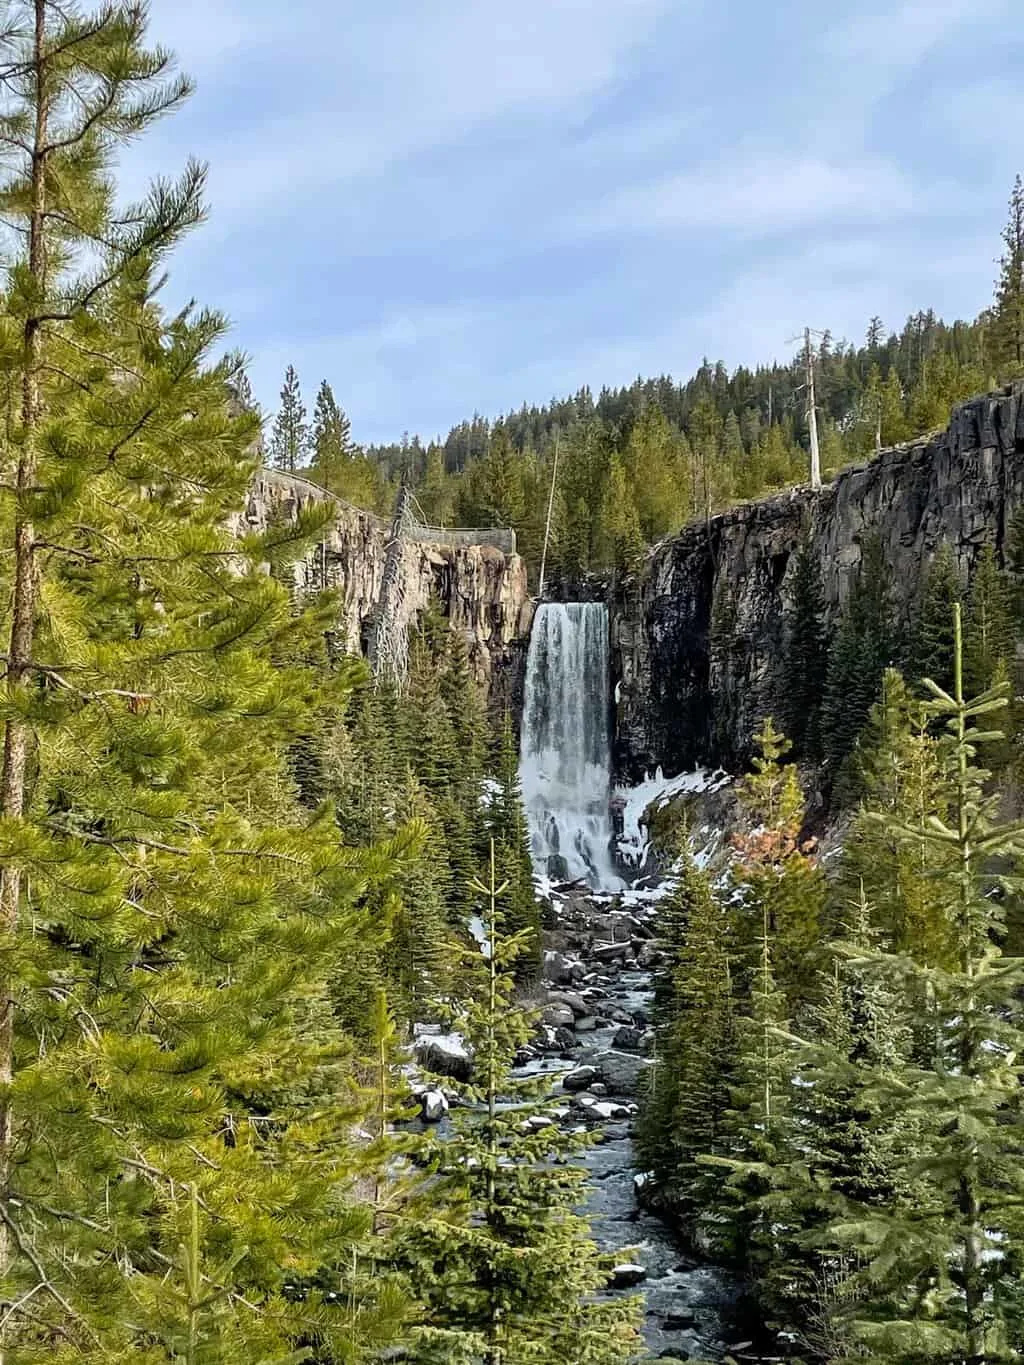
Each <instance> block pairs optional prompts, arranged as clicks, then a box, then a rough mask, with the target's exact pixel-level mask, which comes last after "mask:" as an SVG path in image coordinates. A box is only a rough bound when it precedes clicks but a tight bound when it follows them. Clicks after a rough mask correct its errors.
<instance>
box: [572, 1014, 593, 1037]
mask: <svg viewBox="0 0 1024 1365" xmlns="http://www.w3.org/2000/svg"><path fill="white" fill-rule="evenodd" d="M596 1028H597V1020H596V1019H595V1018H594V1016H593V1015H592V1014H585V1015H584V1016H583V1018H582V1019H577V1020H576V1032H577V1033H593V1031H594V1029H596Z"/></svg>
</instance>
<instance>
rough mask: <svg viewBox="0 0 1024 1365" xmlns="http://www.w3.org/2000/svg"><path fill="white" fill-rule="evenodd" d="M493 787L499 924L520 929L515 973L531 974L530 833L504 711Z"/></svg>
mask: <svg viewBox="0 0 1024 1365" xmlns="http://www.w3.org/2000/svg"><path fill="white" fill-rule="evenodd" d="M494 772H495V775H496V776H495V786H494V789H492V791H491V793H490V798H489V802H488V807H487V820H486V821H485V826H486V829H487V831H488V835H489V837H490V840H491V842H492V843H493V847H494V851H495V852H494V856H495V858H496V860H497V866H498V871H499V873H500V875H501V878H502V881H503V882H504V884H505V888H506V889H505V894H504V896H503V897H502V929H503V930H504V932H505V933H506V934H508V935H510V936H511V935H515V934H521V933H524V932H525V935H526V937H525V939H524V940H523V942H524V953H523V958H522V960H521V961H520V962H519V963H518V964H517V968H516V971H517V975H518V976H520V977H523V976H524V975H535V974H536V973H537V971H538V970H539V968H540V953H541V941H540V912H539V909H538V906H537V898H536V896H535V895H534V890H533V864H532V862H531V859H530V833H529V829H528V827H527V823H526V812H525V811H524V809H523V792H522V787H521V785H520V782H519V750H518V746H517V745H516V741H515V732H514V730H513V729H512V716H511V714H510V713H509V712H508V711H507V710H506V712H505V716H504V720H503V723H502V727H501V733H500V736H499V739H498V745H497V753H496V761H495V763H494Z"/></svg>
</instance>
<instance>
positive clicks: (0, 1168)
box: [0, 0, 49, 1365]
mask: <svg viewBox="0 0 1024 1365" xmlns="http://www.w3.org/2000/svg"><path fill="white" fill-rule="evenodd" d="M45 45H46V0H35V35H34V41H33V66H34V70H35V96H36V108H35V116H36V117H35V132H34V141H33V149H32V174H31V210H30V216H29V260H28V264H29V271H30V273H31V275H32V277H33V279H34V281H35V283H36V287H37V291H38V292H37V297H42V295H43V293H44V291H45V286H46V243H45V239H44V212H45V208H46V175H45V172H46V165H45V161H46V152H45V147H46V140H47V136H48V119H49V92H48V90H47V88H46V87H47V70H46V59H45ZM41 341H42V338H41V335H40V323H39V320H38V319H37V318H36V317H34V316H33V317H29V318H27V319H26V321H25V326H24V332H23V338H22V375H21V418H22V448H21V454H20V456H19V459H18V471H17V489H18V510H17V517H16V521H15V530H14V600H13V607H12V617H11V633H10V647H9V653H8V663H7V692H8V695H11V694H13V693H14V692H15V691H16V689H17V688H18V687H20V685H21V684H22V683H23V681H24V680H25V678H26V676H27V675H28V673H29V670H30V667H31V663H32V645H33V637H34V633H35V613H36V587H37V585H36V571H35V558H34V550H35V532H34V529H33V526H32V523H31V521H30V520H29V519H28V516H27V515H26V507H25V504H26V500H27V498H28V496H29V493H30V490H31V488H32V485H33V484H34V482H35V478H36V446H35V442H36V427H37V424H38V420H39V364H40V351H41ZM29 737H30V734H29V728H28V726H27V725H26V724H25V723H24V721H21V720H17V719H12V720H9V721H8V722H7V724H6V728H5V733H4V753H3V768H2V772H0V808H2V811H3V814H4V816H5V817H6V818H8V819H15V820H17V819H20V817H21V816H22V815H23V814H24V810H25V766H26V759H27V755H28V744H29ZM21 883H22V869H21V868H20V867H19V866H18V865H17V864H16V863H8V864H6V865H5V866H4V867H3V869H0V931H2V932H3V933H4V934H6V935H8V936H10V935H11V934H13V933H14V932H15V930H16V929H17V925H18V910H19V905H20V900H21ZM0 998H2V1001H3V1004H2V1009H0V1199H3V1200H4V1201H5V1203H6V1200H7V1191H8V1185H9V1182H10V1174H11V1156H12V1151H11V1149H12V1142H13V1131H12V1121H11V1108H10V1100H9V1087H10V1085H11V1082H12V1080H13V1078H14V1055H13V1054H14V983H13V981H12V980H11V979H10V977H7V978H5V979H4V980H2V981H0ZM9 1265H10V1235H9V1232H8V1229H7V1226H6V1224H4V1225H2V1226H0V1275H3V1274H6V1273H7V1271H8V1268H9ZM2 1361H3V1353H2V1338H0V1365H2Z"/></svg>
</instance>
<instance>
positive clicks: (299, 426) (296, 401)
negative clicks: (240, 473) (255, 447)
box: [270, 365, 309, 474]
mask: <svg viewBox="0 0 1024 1365" xmlns="http://www.w3.org/2000/svg"><path fill="white" fill-rule="evenodd" d="M308 454H309V427H308V426H307V425H306V408H305V404H304V403H303V401H302V392H301V390H300V388H299V376H298V375H297V374H296V373H295V366H294V365H289V366H288V368H287V370H285V373H284V384H283V385H282V387H281V406H280V408H278V410H277V416H276V417H275V418H274V429H273V432H272V433H271V437H270V455H271V459H272V460H273V462H274V465H275V467H276V468H277V469H284V470H286V471H287V472H288V473H290V474H294V472H295V471H296V469H299V468H301V467H302V465H303V464H305V462H306V457H307V455H308Z"/></svg>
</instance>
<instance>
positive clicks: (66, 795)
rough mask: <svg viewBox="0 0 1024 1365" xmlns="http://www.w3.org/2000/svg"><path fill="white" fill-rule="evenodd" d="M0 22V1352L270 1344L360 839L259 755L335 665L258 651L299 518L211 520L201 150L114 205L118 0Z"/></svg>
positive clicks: (314, 1138)
mask: <svg viewBox="0 0 1024 1365" xmlns="http://www.w3.org/2000/svg"><path fill="white" fill-rule="evenodd" d="M14 17H15V19H20V15H15V16H14ZM28 19H29V22H28V23H26V24H24V25H23V24H21V23H16V24H15V27H14V31H13V32H9V33H8V35H7V39H8V43H7V47H6V50H5V57H6V58H7V62H6V64H5V66H4V68H3V72H4V91H5V97H4V98H5V108H4V111H3V124H4V134H5V142H6V147H5V155H6V157H7V170H8V180H7V183H6V185H5V195H4V198H5V215H6V217H7V219H8V221H14V222H15V223H16V224H17V225H18V226H19V227H23V228H24V229H25V232H24V234H23V236H24V248H23V251H21V250H19V249H17V248H15V252H16V258H15V259H14V260H13V261H12V262H11V270H10V275H9V278H10V280H11V282H12V288H11V290H10V291H9V292H8V295H7V298H6V305H7V322H8V329H9V330H8V333H7V336H8V342H10V339H11V336H12V335H14V334H15V333H16V334H17V344H16V345H10V344H5V346H4V348H3V354H2V360H0V363H2V365H3V368H4V370H5V372H6V376H7V378H8V379H9V380H11V381H13V382H15V383H17V385H18V386H19V388H20V390H21V395H22V399H23V402H22V407H21V411H20V414H19V416H18V419H17V425H16V428H15V429H14V430H13V432H12V445H11V452H12V461H13V462H16V467H15V468H14V469H12V471H11V474H12V479H13V480H15V481H16V485H17V489H18V493H17V497H16V498H15V499H13V500H9V501H8V504H7V511H6V512H5V513H4V515H3V516H2V517H0V538H2V539H3V541H4V543H5V544H6V546H7V549H6V551H5V554H4V555H3V556H2V557H0V562H2V564H3V566H4V569H3V572H4V574H5V577H6V592H7V595H8V597H9V599H10V600H11V601H12V608H11V612H10V620H9V629H10V635H9V645H8V648H7V651H6V652H7V669H6V673H5V677H4V680H3V693H4V699H5V706H4V717H3V720H4V724H5V727H6V736H5V739H6V743H5V752H4V760H3V781H2V784H0V785H2V791H3V797H2V800H3V817H4V819H3V830H4V833H3V842H4V850H3V868H2V873H0V922H2V930H3V938H4V947H5V952H4V966H3V983H2V985H3V992H4V999H5V1000H6V1001H7V1002H8V1006H7V1008H6V1009H5V1012H4V1019H3V1027H2V1029H0V1080H2V1083H3V1092H4V1093H3V1097H2V1103H3V1111H2V1114H0V1208H2V1210H3V1218H2V1222H3V1229H4V1232H3V1236H2V1237H0V1275H2V1278H3V1296H4V1299H5V1303H6V1305H7V1307H6V1310H5V1313H4V1315H3V1322H2V1325H0V1350H2V1351H3V1352H4V1355H5V1356H9V1358H10V1359H11V1360H15V1359H16V1360H18V1361H19V1362H25V1363H26V1365H32V1362H37V1361H39V1362H42V1361H44V1360H45V1361H48V1362H53V1361H61V1360H68V1361H70V1360H78V1361H95V1362H100V1361H103V1362H106V1361H110V1360H133V1361H140V1362H149V1361H154V1362H155V1361H157V1360H165V1359H167V1358H168V1356H170V1355H173V1354H176V1355H178V1357H179V1358H182V1357H184V1358H187V1357H188V1354H189V1353H190V1352H191V1353H192V1357H193V1359H200V1358H201V1359H203V1360H208V1361H220V1360H230V1359H235V1360H237V1359H254V1360H255V1359H267V1358H273V1359H276V1360H282V1361H283V1360H288V1359H294V1358H295V1355H294V1352H295V1350H296V1349H297V1348H298V1349H302V1354H303V1357H304V1356H305V1355H306V1354H307V1352H306V1351H305V1349H304V1348H303V1347H301V1343H302V1342H303V1340H304V1339H306V1338H307V1337H309V1336H310V1335H313V1334H315V1335H316V1336H317V1338H318V1339H319V1340H321V1341H323V1342H324V1343H326V1345H327V1346H328V1347H329V1346H330V1344H331V1342H332V1340H334V1339H339V1340H340V1332H339V1331H338V1329H339V1321H338V1317H337V1315H333V1314H332V1310H331V1307H330V1305H328V1304H327V1303H325V1302H324V1301H323V1299H322V1297H321V1296H318V1295H316V1294H315V1293H314V1294H307V1295H305V1296H304V1297H303V1299H302V1302H301V1303H299V1302H296V1301H294V1300H293V1299H292V1298H290V1296H289V1284H288V1277H289V1276H290V1275H292V1274H296V1275H302V1274H303V1273H304V1272H306V1271H307V1270H308V1271H312V1270H314V1269H317V1268H320V1267H330V1268H331V1269H333V1270H334V1271H335V1275H336V1279H337V1277H338V1275H339V1274H341V1273H342V1267H343V1266H344V1265H345V1264H347V1263H348V1261H349V1259H350V1257H351V1254H352V1253H353V1251H358V1249H359V1247H360V1246H361V1245H362V1244H363V1242H364V1239H365V1238H366V1236H367V1235H368V1232H369V1219H368V1214H367V1210H366V1209H365V1207H364V1206H362V1205H361V1203H360V1201H359V1199H358V1197H357V1195H356V1193H355V1190H354V1188H353V1182H354V1172H355V1165H356V1162H355V1158H354V1156H353V1154H352V1148H353V1146H354V1144H353V1143H352V1141H351V1140H350V1139H349V1138H348V1136H347V1132H348V1128H347V1126H346V1125H348V1124H350V1123H351V1117H352V1115H351V1111H350V1109H349V1106H348V1103H347V1097H348V1094H350V1093H351V1091H350V1081H351V1076H350V1068H349V1066H348V1064H347V1062H346V1052H347V1051H348V1045H347V1040H346V1039H344V1037H343V1036H342V1035H341V1033H340V1030H339V1029H338V1026H337V1024H336V1022H335V1021H334V1020H333V1019H332V1017H331V1015H330V1011H329V1008H328V1000H327V981H328V977H329V975H330V972H331V969H332V967H333V964H334V961H335V957H336V953H337V944H338V942H339V941H343V940H344V939H346V938H347V937H349V936H355V937H369V936H371V935H372V933H373V926H372V924H370V923H368V922H367V918H366V916H365V915H364V913H363V911H362V910H361V908H360V906H359V903H358V901H359V895H360V893H361V891H362V889H363V888H364V887H365V886H366V885H367V884H368V883H369V882H371V881H372V879H373V878H374V876H376V875H378V874H379V872H380V870H381V868H382V866H384V865H385V864H386V863H387V862H388V861H389V859H388V857H387V855H386V853H384V852H382V853H381V854H380V855H379V857H378V858H377V859H376V860H374V859H373V858H368V857H364V856H363V855H360V854H357V853H355V852H354V851H352V850H343V849H342V848H341V847H340V846H339V841H338V836H337V830H336V827H335V824H334V821H333V818H332V817H331V814H330V812H329V811H328V810H319V811H317V812H315V813H314V814H310V812H309V811H304V810H302V808H301V807H300V806H299V804H298V801H297V800H296V793H295V789H294V785H293V783H292V781H291V777H290V774H289V772H288V763H287V755H288V750H289V748H290V746H291V744H292V743H293V742H294V741H295V739H296V738H297V736H298V735H300V734H304V733H308V731H309V729H310V728H311V723H312V721H311V714H312V713H313V712H315V711H316V710H317V708H318V706H319V705H320V704H322V703H323V700H324V698H325V697H327V696H328V695H329V694H330V695H331V696H333V700H334V703H335V704H338V705H341V704H343V701H344V693H345V692H346V691H347V690H348V687H349V686H350V683H351V677H350V676H349V675H346V677H345V678H344V679H341V680H338V679H334V678H331V677H323V676H319V675H318V674H317V673H316V671H315V670H313V669H310V668H307V667H304V666H302V665H300V664H296V665H293V666H289V667H284V668H278V667H276V666H275V658H274V656H275V649H276V646H277V644H278V642H279V641H280V640H281V638H282V637H283V636H285V635H288V634H290V633H291V632H293V631H294V630H296V629H306V630H310V631H311V630H312V629H313V625H314V620H315V618H316V612H315V611H314V612H311V613H310V614H309V615H307V616H306V617H305V618H304V621H303V622H301V623H296V621H295V619H294V617H293V615H292V611H291V604H290V602H289V599H288V595H287V593H286V592H285V591H284V590H283V588H282V587H281V585H280V583H279V582H278V581H277V580H276V579H275V578H274V576H273V575H272V574H271V575H268V574H266V573H265V572H264V571H263V566H264V565H265V564H266V563H267V562H268V561H269V562H271V563H274V562H277V561H279V560H280V559H281V558H282V557H286V556H287V555H288V554H290V553H295V552H301V550H302V549H303V548H305V545H306V544H308V541H309V539H310V538H311V537H312V536H313V535H315V534H316V533H317V532H318V531H319V530H320V529H321V526H322V521H320V520H318V519H317V516H316V515H306V516H304V517H303V518H301V519H300V524H299V527H298V528H297V530H296V532H295V534H294V537H293V541H294V543H293V544H292V545H290V546H287V547H286V546H284V545H282V544H280V543H276V542H275V541H274V539H273V537H270V536H267V537H264V536H259V535H253V536H249V537H247V538H246V539H245V540H244V541H242V542H239V541H235V540H232V538H231V537H230V536H229V534H228V532H227V530H226V529H225V528H226V525H227V523H228V521H229V518H230V517H231V516H232V515H234V514H236V513H237V512H238V511H240V509H241V508H242V506H243V505H244V498H245V495H246V491H247V486H248V484H249V481H250V479H251V477H252V476H253V474H254V472H255V454H254V449H253V447H254V442H255V437H256V434H257V430H258V422H257V420H255V419H254V417H253V415H252V414H242V415H232V405H231V404H230V402H229V395H228V390H229V387H230V385H231V384H232V383H233V382H234V381H235V380H236V379H237V376H238V373H239V370H240V364H239V362H238V360H237V359H236V358H232V357H228V358H226V359H224V360H221V361H219V362H212V361H211V360H210V359H209V356H210V352H211V351H212V350H213V349H214V348H216V347H217V346H218V345H219V344H220V342H221V339H222V337H223V335H224V330H225V328H224V323H223V320H222V319H221V318H220V317H219V316H218V315H217V314H214V313H210V312H206V311H200V310H196V309H194V308H189V309H186V310H184V311H183V312H181V313H179V314H177V315H174V316H171V317H167V316H165V315H164V314H163V313H162V311H161V310H160V309H159V307H158V306H157V304H156V303H155V300H154V296H155V292H156V288H157V284H158V280H159V272H160V270H161V269H162V266H163V263H164V260H165V258H166V256H167V254H168V252H169V251H170V249H171V248H172V247H173V246H174V245H175V244H176V242H177V241H178V240H179V239H180V238H181V236H182V235H183V233H184V232H185V231H186V230H187V229H188V228H189V227H191V226H193V225H194V224H195V223H196V222H198V221H199V219H200V218H201V217H202V204H201V191H202V184H203V173H202V170H201V169H200V168H199V167H198V166H195V165H190V166H189V168H188V169H187V171H186V173H185V175H184V176H183V177H182V178H181V180H179V181H177V182H173V183H166V182H164V183H160V184H158V185H156V186H154V188H153V189H152V191H151V192H150V194H149V196H148V198H147V199H146V200H145V202H144V203H142V204H140V205H136V206H134V207H129V208H127V209H125V210H121V209H118V208H117V207H116V206H115V203H114V185H113V178H112V172H113V168H114V164H115V162H116V157H117V153H118V151H119V148H120V147H121V146H122V145H123V143H124V142H125V141H127V140H128V139H129V138H131V137H133V136H135V135H136V134H138V133H141V132H142V131H144V130H145V128H146V127H147V126H148V125H149V124H150V123H151V122H152V121H153V120H154V119H155V118H156V117H158V116H160V115H161V114H163V113H165V112H169V111H171V110H172V109H174V108H175V107H176V106H177V105H178V104H179V103H180V102H181V101H182V100H183V99H184V97H185V96H186V95H187V93H188V89H189V85H188V82H187V81H186V80H184V79H178V78H174V77H173V75H172V74H171V73H172V70H173V64H172V60H171V58H170V56H169V55H168V54H167V53H165V52H162V51H160V50H156V51H151V50H147V49H146V48H145V46H144V39H145V20H146V14H145V10H144V7H140V6H135V5H127V4H125V5H120V4H111V5H107V6H104V7H103V8H102V9H101V10H99V11H98V12H96V13H93V14H82V13H80V12H79V11H78V9H77V7H75V6H68V5H64V4H61V5H58V4H55V3H49V0H37V3H36V4H35V5H34V7H33V9H32V10H31V12H30V14H29V15H28ZM235 411H236V413H237V406H236V408H235ZM12 417H13V414H12ZM44 543H45V545H46V547H47V549H46V553H45V554H44V553H41V551H42V548H43V544H44ZM319 624H320V628H321V629H322V628H323V624H324V623H323V622H322V621H321V622H319ZM335 689H337V690H335ZM328 1135H329V1136H328ZM296 1158H297V1159H296ZM285 1169H287V1174H285V1173H284V1172H285ZM363 1306H364V1307H365V1308H366V1310H367V1318H366V1321H367V1324H368V1331H369V1332H374V1331H376V1332H377V1333H379V1338H378V1339H381V1340H384V1341H387V1340H389V1339H390V1338H389V1336H388V1328H387V1323H386V1322H385V1321H384V1318H383V1317H382V1316H381V1315H380V1314H379V1313H378V1312H377V1311H376V1308H375V1306H374V1305H373V1303H372V1302H371V1301H370V1300H366V1301H364V1304H363ZM377 1306H378V1307H379V1305H377ZM385 1316H386V1315H385ZM371 1320H372V1322H371Z"/></svg>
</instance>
